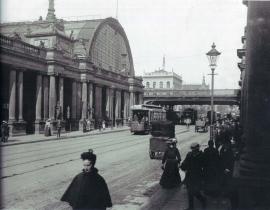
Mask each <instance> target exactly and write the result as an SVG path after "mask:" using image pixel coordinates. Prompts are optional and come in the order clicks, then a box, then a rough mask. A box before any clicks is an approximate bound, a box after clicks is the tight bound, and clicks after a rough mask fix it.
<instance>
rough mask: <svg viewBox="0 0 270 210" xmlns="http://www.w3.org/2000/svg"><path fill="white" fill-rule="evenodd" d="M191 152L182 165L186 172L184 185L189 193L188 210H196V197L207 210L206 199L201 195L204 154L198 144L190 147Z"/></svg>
mask: <svg viewBox="0 0 270 210" xmlns="http://www.w3.org/2000/svg"><path fill="white" fill-rule="evenodd" d="M190 148H191V152H189V153H188V154H187V156H186V158H185V160H184V161H183V163H182V164H181V169H182V170H183V171H185V172H186V177H185V181H184V183H185V184H186V187H187V192H188V204H189V207H188V210H193V209H194V196H195V197H196V198H197V199H198V200H199V201H200V202H201V204H202V207H203V209H205V208H206V198H205V197H204V196H203V195H202V194H201V192H200V190H201V185H202V178H203V153H202V151H200V145H199V144H198V143H192V144H191V145H190Z"/></svg>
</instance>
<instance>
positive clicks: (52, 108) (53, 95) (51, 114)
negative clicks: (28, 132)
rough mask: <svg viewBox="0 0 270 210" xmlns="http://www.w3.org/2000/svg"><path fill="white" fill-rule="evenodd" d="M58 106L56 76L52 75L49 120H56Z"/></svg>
mask: <svg viewBox="0 0 270 210" xmlns="http://www.w3.org/2000/svg"><path fill="white" fill-rule="evenodd" d="M55 105H56V92H55V76H54V75H50V95H49V118H50V119H52V120H54V118H55V117H54V114H55Z"/></svg>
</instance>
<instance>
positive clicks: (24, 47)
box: [0, 34, 46, 58]
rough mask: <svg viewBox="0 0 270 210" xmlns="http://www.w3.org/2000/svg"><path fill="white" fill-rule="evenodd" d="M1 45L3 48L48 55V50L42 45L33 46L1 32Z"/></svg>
mask: <svg viewBox="0 0 270 210" xmlns="http://www.w3.org/2000/svg"><path fill="white" fill-rule="evenodd" d="M0 46H1V47H2V48H8V49H11V50H15V51H17V52H22V53H27V54H31V55H34V56H37V57H44V58H45V56H46V50H45V49H42V48H40V47H36V46H33V45H31V44H28V43H25V42H23V41H21V40H17V39H15V38H11V37H7V36H4V35H2V34H0Z"/></svg>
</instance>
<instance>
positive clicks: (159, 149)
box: [149, 121, 175, 159]
mask: <svg viewBox="0 0 270 210" xmlns="http://www.w3.org/2000/svg"><path fill="white" fill-rule="evenodd" d="M151 135H152V136H151V137H150V142H149V156H150V158H151V159H162V157H163V155H164V153H165V151H166V149H167V145H168V143H169V142H171V141H172V140H173V138H174V137H175V127H174V124H173V122H171V121H156V122H153V123H152V126H151Z"/></svg>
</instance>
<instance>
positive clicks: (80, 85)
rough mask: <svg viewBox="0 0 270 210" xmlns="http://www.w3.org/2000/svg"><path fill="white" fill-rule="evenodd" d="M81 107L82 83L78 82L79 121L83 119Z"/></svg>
mask: <svg viewBox="0 0 270 210" xmlns="http://www.w3.org/2000/svg"><path fill="white" fill-rule="evenodd" d="M81 107H82V83H81V82H77V111H76V113H77V117H76V118H77V119H81Z"/></svg>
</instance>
